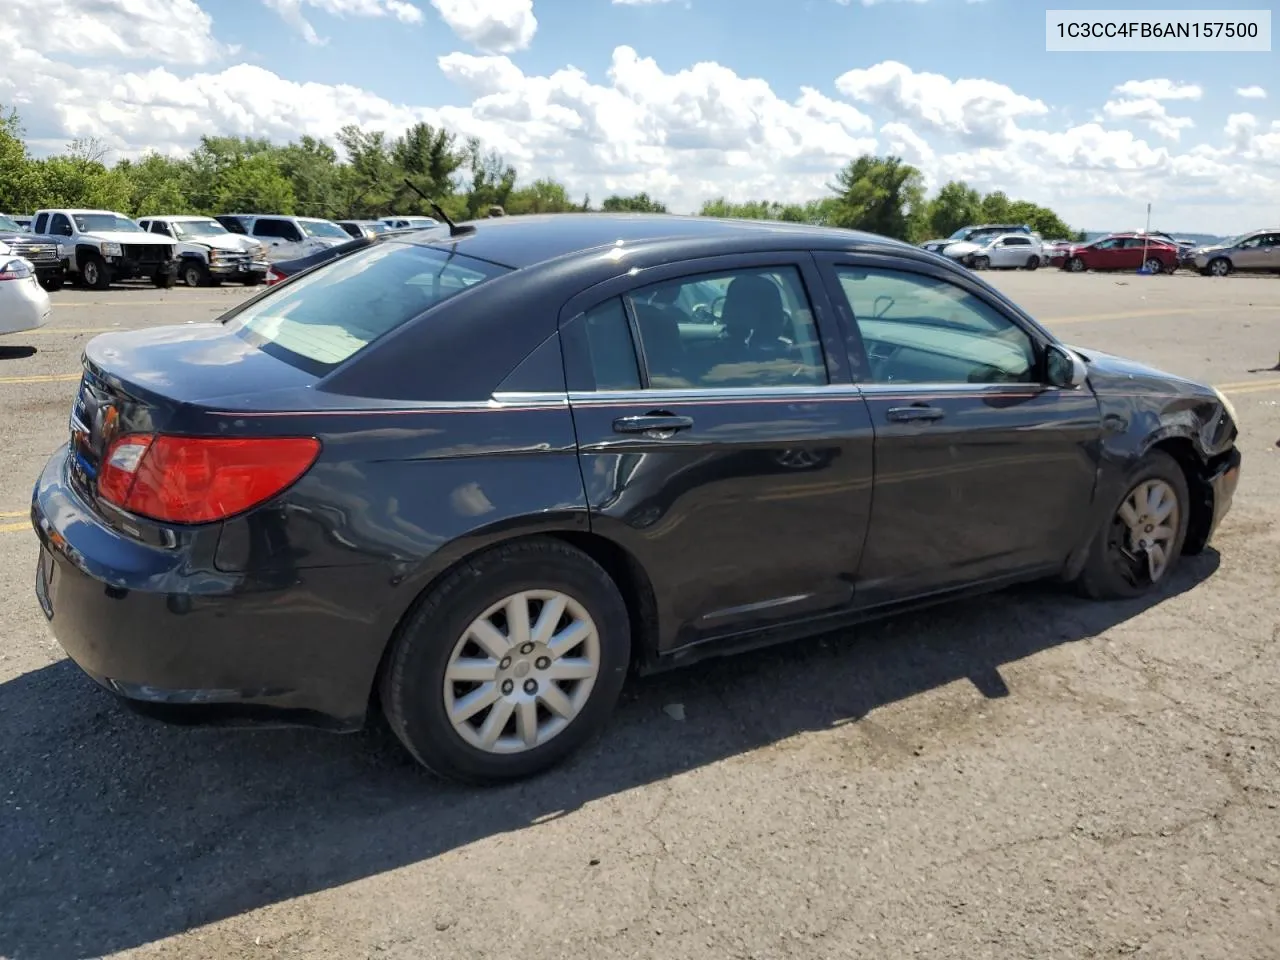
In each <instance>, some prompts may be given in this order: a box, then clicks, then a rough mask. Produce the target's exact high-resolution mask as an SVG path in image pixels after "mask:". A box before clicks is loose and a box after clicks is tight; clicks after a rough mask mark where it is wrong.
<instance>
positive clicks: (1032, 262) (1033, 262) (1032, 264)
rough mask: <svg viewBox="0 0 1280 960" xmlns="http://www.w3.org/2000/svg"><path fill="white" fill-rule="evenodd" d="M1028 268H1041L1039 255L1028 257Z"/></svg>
mask: <svg viewBox="0 0 1280 960" xmlns="http://www.w3.org/2000/svg"><path fill="white" fill-rule="evenodd" d="M1027 269H1028V270H1038V269H1040V258H1039V257H1036V256H1031V257H1028V258H1027Z"/></svg>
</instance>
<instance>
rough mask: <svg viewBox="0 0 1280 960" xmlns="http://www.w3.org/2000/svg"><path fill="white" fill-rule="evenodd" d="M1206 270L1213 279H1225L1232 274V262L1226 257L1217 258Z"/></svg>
mask: <svg viewBox="0 0 1280 960" xmlns="http://www.w3.org/2000/svg"><path fill="white" fill-rule="evenodd" d="M1206 269H1207V270H1208V274H1209V276H1211V277H1225V276H1227V275H1229V274H1230V273H1231V261H1230V260H1228V259H1227V258H1226V257H1215V258H1214V259H1212V260H1210V261H1209V266H1208V267H1207V268H1206Z"/></svg>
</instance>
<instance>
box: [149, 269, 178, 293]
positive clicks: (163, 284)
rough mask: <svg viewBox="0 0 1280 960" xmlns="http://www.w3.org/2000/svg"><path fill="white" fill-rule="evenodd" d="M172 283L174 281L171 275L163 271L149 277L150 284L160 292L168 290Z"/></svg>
mask: <svg viewBox="0 0 1280 960" xmlns="http://www.w3.org/2000/svg"><path fill="white" fill-rule="evenodd" d="M173 281H174V276H173V274H172V273H165V272H164V271H161V272H160V273H156V274H154V275H152V277H151V282H152V283H153V284H155V285H156V286H157V287H159V288H160V289H161V290H168V289H169V288H170V287H172V286H173Z"/></svg>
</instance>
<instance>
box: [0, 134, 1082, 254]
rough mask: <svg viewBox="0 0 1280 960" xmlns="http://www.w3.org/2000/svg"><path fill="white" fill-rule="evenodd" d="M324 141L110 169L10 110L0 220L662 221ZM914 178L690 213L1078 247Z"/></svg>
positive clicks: (444, 164)
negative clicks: (27, 130) (33, 139)
mask: <svg viewBox="0 0 1280 960" xmlns="http://www.w3.org/2000/svg"><path fill="white" fill-rule="evenodd" d="M335 139H336V141H337V147H340V148H341V150H342V153H341V154H339V151H338V150H337V149H335V147H334V146H333V145H331V144H329V143H327V142H325V141H324V140H320V139H316V138H314V137H310V136H303V137H301V138H299V139H298V140H295V141H291V142H289V143H287V144H284V145H283V146H281V145H280V144H275V143H272V142H271V141H270V140H267V139H265V138H254V137H235V136H204V137H201V138H200V143H199V145H198V146H196V147H195V149H194V150H192V151H191V152H190V153H189V154H188V155H186V156H185V157H172V156H165V155H162V154H158V153H151V154H147V155H145V156H143V157H141V158H140V159H137V160H127V159H126V160H120V161H118V162H116V163H114V164H108V163H107V162H106V157H107V154H108V151H107V150H106V148H105V147H104V146H103V144H102V143H101V141H98V140H96V139H93V138H87V139H79V140H73V141H71V143H69V144H68V145H67V148H66V150H65V151H64V152H62V153H60V154H57V155H54V156H48V157H40V158H36V157H33V156H32V155H31V152H30V150H29V149H28V147H27V143H26V140H25V134H24V130H23V127H22V123H21V119H20V117H19V116H18V114H17V112H16V111H14V110H12V109H9V110H5V109H0V211H3V212H6V213H15V214H22V213H30V212H31V211H33V210H37V209H42V208H49V207H92V208H99V209H108V210H118V211H120V212H122V213H126V214H128V215H130V216H135V217H141V216H146V215H148V214H153V215H154V214H210V215H211V214H217V213H234V212H244V213H283V214H295V215H298V216H311V217H324V218H327V219H333V220H345V219H368V218H375V217H379V216H385V215H387V214H392V213H394V214H399V215H413V214H417V215H428V216H430V215H432V211H431V209H430V207H429V205H428V204H427V202H426V201H425V200H423V199H422V197H420V196H419V195H418V193H416V192H415V191H414V190H412V189H410V188H409V187H408V186H406V184H405V180H406V179H407V180H409V181H410V182H412V183H413V184H414V185H415V186H417V187H418V189H420V190H421V191H422V192H423V193H425V194H426V195H427V196H429V197H432V198H433V199H434V200H435V201H436V202H437V203H438V204H439V205H440V206H441V208H442V209H443V210H444V211H445V212H446V213H447V214H448V215H449V216H450V217H451V218H453V219H455V220H465V219H473V218H475V217H480V216H484V215H485V213H486V212H487V211H488V210H489V208H490V207H492V206H495V205H496V206H500V207H502V208H503V209H504V210H505V212H506V213H507V214H508V215H511V216H519V215H521V214H530V213H569V212H590V211H594V210H597V209H599V210H602V211H609V212H617V211H634V212H645V213H665V212H667V207H666V205H665V204H664V203H663V202H662V201H660V200H657V199H655V198H652V197H650V196H649V195H648V194H647V193H637V194H633V195H620V194H619V195H613V196H609V197H606V198H605V199H604V200H603V201H602V202H601V204H600V206H599V207H598V208H597V207H593V206H592V203H591V198H590V197H589V196H583V197H582V199H581V200H580V201H578V200H574V199H573V198H572V197H571V196H570V194H569V190H568V188H567V187H566V186H565V185H564V184H562V183H559V182H557V181H555V180H551V179H547V178H543V179H537V180H532V181H521V180H520V178H519V175H518V172H517V170H516V168H515V167H514V166H513V165H512V164H510V163H508V162H507V161H506V159H504V158H503V157H502V156H501V155H500V154H498V153H496V152H494V151H492V150H486V149H485V148H484V145H483V144H482V143H481V142H480V141H479V140H478V139H476V138H460V137H458V136H457V135H456V134H455V133H453V132H451V131H448V130H445V129H441V128H436V127H432V126H431V125H430V124H427V123H417V124H414V125H413V126H412V127H410V128H409V129H408V130H406V131H405V132H404V133H403V134H402V135H401V136H399V137H389V136H388V135H387V134H386V133H384V132H383V131H380V130H365V129H362V128H361V127H358V126H354V125H349V126H346V127H343V128H342V129H341V130H340V131H339V132H338V133H337V135H336V137H335ZM923 183H924V179H923V176H922V175H921V173H920V171H919V170H917V169H916V168H915V167H913V166H911V165H910V164H907V163H905V162H903V161H902V160H901V159H900V158H898V157H892V156H891V157H875V156H870V155H866V156H861V157H857V158H855V159H853V160H851V161H850V162H849V163H848V164H846V165H845V166H844V168H842V169H841V170H840V171H838V172H837V173H836V175H835V179H834V181H833V182H832V183H831V184H830V186H829V191H830V192H829V194H828V195H827V196H825V197H822V198H819V199H815V200H811V201H809V202H807V203H799V204H796V203H792V204H786V203H778V202H775V201H769V200H759V201H754V202H747V203H733V202H730V201H729V200H727V199H725V198H723V197H721V198H718V199H715V200H710V201H708V202H706V203H704V204H703V205H702V209H701V210H700V211H699V213H700V214H701V215H702V216H714V217H735V218H750V219H764V220H783V221H790V222H794V223H809V224H815V225H824V226H836V227H847V228H851V229H857V230H868V231H871V232H872V233H878V234H882V235H884V236H888V237H894V238H896V239H899V240H907V241H910V242H913V243H919V242H921V241H923V240H926V239H930V238H932V237H946V236H949V235H950V234H951V233H953V232H954V231H955V230H957V229H958V228H960V227H963V226H965V225H967V224H973V223H1026V224H1030V225H1031V226H1032V228H1033V229H1036V230H1038V231H1039V232H1040V233H1041V235H1043V236H1044V237H1045V238H1046V239H1057V238H1066V237H1073V238H1074V237H1077V236H1079V234H1078V233H1077V232H1075V231H1072V230H1070V228H1068V227H1067V225H1066V224H1065V223H1064V222H1063V221H1062V220H1061V218H1059V217H1058V215H1057V214H1056V213H1054V212H1053V211H1052V210H1049V209H1046V208H1045V207H1041V206H1037V205H1036V204H1033V203H1029V202H1027V201H1022V200H1010V199H1009V198H1008V197H1007V196H1006V195H1005V194H1004V193H1002V192H999V191H997V192H994V193H989V194H986V195H985V196H984V195H982V194H980V193H979V192H978V191H977V190H974V189H973V188H971V187H969V186H968V185H967V184H965V183H963V182H960V181H953V182H951V183H948V184H946V185H945V186H943V187H942V188H941V189H940V190H939V191H938V192H937V194H935V195H934V196H933V197H931V198H930V197H927V196H926V195H925V189H924V186H923Z"/></svg>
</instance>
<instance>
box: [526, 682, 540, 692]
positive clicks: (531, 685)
mask: <svg viewBox="0 0 1280 960" xmlns="http://www.w3.org/2000/svg"><path fill="white" fill-rule="evenodd" d="M524 692H525V693H537V692H538V681H537V680H526V681H525V682H524Z"/></svg>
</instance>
